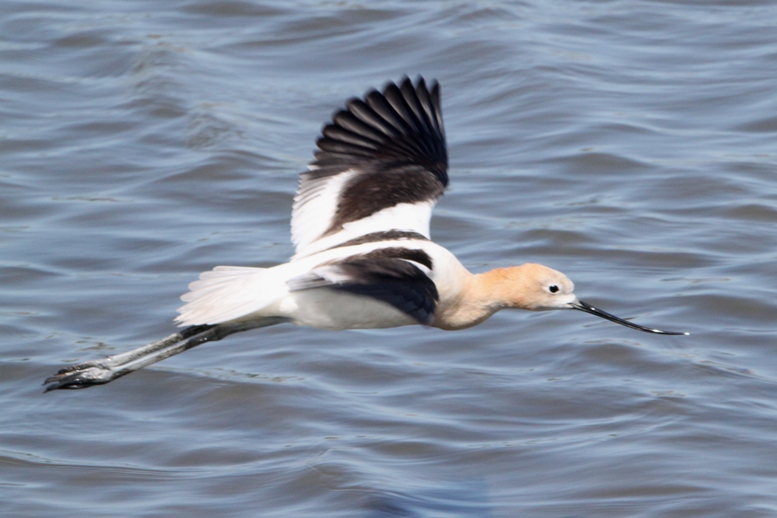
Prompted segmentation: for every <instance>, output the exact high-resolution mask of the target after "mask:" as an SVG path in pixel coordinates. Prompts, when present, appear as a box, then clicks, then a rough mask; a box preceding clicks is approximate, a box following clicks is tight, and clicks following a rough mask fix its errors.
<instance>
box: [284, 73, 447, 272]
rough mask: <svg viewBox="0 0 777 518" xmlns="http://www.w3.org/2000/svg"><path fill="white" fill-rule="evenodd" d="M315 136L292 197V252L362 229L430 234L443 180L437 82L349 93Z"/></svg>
mask: <svg viewBox="0 0 777 518" xmlns="http://www.w3.org/2000/svg"><path fill="white" fill-rule="evenodd" d="M322 135H323V136H322V137H321V138H319V139H318V142H317V145H318V148H319V150H318V151H316V153H315V157H316V159H315V160H314V161H313V162H312V163H311V164H310V165H309V168H310V171H309V172H305V173H302V174H301V175H300V182H299V189H298V190H297V195H296V196H295V197H294V208H293V211H292V215H291V238H292V241H293V242H294V244H295V246H296V252H297V253H296V255H295V258H299V257H303V256H306V255H310V254H312V253H315V252H318V251H321V250H325V249H327V248H330V247H332V246H336V245H338V244H341V243H343V242H345V241H349V240H353V239H356V238H358V237H360V236H362V235H365V234H374V233H380V232H390V231H402V232H415V233H419V234H421V235H423V236H425V237H427V238H428V237H429V220H430V218H431V212H432V208H433V207H434V204H435V203H436V201H437V199H438V198H439V197H440V196H442V194H443V191H444V190H445V187H446V186H447V185H448V172H447V169H448V152H447V150H446V147H445V131H444V129H443V121H442V111H441V108H440V86H439V84H437V82H436V81H435V82H432V84H431V88H429V87H427V85H426V83H425V82H424V79H423V78H420V77H419V78H418V80H417V81H416V84H415V85H413V83H412V81H410V79H408V78H407V77H405V78H404V79H403V80H402V81H400V83H399V84H398V85H397V84H395V83H388V84H387V85H386V86H385V88H384V89H383V92H378V91H376V90H373V91H370V92H368V93H367V94H366V95H365V96H364V98H363V99H351V100H350V101H348V102H347V103H346V108H345V109H344V110H340V111H338V112H337V113H335V115H334V116H333V118H332V123H331V124H328V125H327V126H325V127H324V129H323V131H322Z"/></svg>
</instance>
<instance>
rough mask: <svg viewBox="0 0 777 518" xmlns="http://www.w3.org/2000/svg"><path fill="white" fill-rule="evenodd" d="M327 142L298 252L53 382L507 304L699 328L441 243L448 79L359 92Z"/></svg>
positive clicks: (204, 291)
mask: <svg viewBox="0 0 777 518" xmlns="http://www.w3.org/2000/svg"><path fill="white" fill-rule="evenodd" d="M316 145H317V150H316V151H315V153H314V160H313V161H312V162H311V163H310V164H309V165H308V171H306V172H303V173H301V174H300V177H299V185H298V190H297V193H296V196H295V197H294V202H293V205H292V215H291V239H292V242H293V244H294V245H295V253H294V255H293V256H292V257H291V259H290V260H289V261H288V262H286V263H283V264H279V265H277V266H273V267H270V268H253V267H242V266H217V267H215V268H213V269H212V270H210V271H207V272H204V273H202V274H201V275H200V277H199V280H197V281H195V282H193V283H192V284H190V286H189V288H190V291H189V292H188V293H186V294H185V295H183V296H182V297H181V299H182V300H183V301H184V302H186V304H185V305H184V306H182V307H181V308H180V309H179V310H178V312H179V314H178V316H177V318H176V319H175V323H176V324H178V326H180V327H182V329H181V330H180V331H178V332H176V333H173V334H172V335H170V336H168V337H166V338H164V339H162V340H159V341H157V342H153V343H150V344H148V345H144V346H142V347H139V348H137V349H134V350H131V351H129V352H126V353H121V354H116V355H113V356H109V357H107V358H103V359H99V360H91V361H87V362H84V363H81V364H78V365H72V366H68V367H65V368H63V369H61V370H59V371H58V372H57V373H56V374H55V375H53V376H51V377H49V378H47V379H46V380H45V382H44V385H47V389H46V390H47V391H49V390H55V389H78V388H85V387H89V386H92V385H99V384H105V383H108V382H110V381H113V380H115V379H117V378H119V377H122V376H124V375H126V374H129V373H130V372H134V371H136V370H138V369H140V368H143V367H145V366H147V365H150V364H152V363H155V362H158V361H160V360H162V359H165V358H168V357H170V356H173V355H175V354H178V353H181V352H183V351H186V350H188V349H191V348H192V347H195V346H197V345H200V344H202V343H206V342H212V341H216V340H221V339H223V338H225V337H226V336H229V335H231V334H234V333H237V332H242V331H247V330H249V329H256V328H261V327H267V326H271V325H276V324H281V323H291V324H296V325H300V326H308V327H313V328H319V329H334V330H344V329H371V328H391V327H397V326H405V325H413V324H420V325H423V326H428V327H435V328H439V329H443V330H460V329H466V328H469V327H472V326H475V325H477V324H480V323H481V322H483V321H485V320H486V319H488V318H489V317H490V316H491V315H493V314H494V313H496V312H497V311H500V310H502V309H525V310H533V311H542V310H555V309H575V310H579V311H583V312H586V313H590V314H592V315H595V316H597V317H601V318H604V319H607V320H610V321H612V322H615V323H618V324H621V325H623V326H626V327H629V328H631V329H636V330H639V331H644V332H649V333H654V334H660V335H687V334H689V333H685V332H674V331H662V330H660V329H654V328H649V327H644V326H641V325H639V324H636V323H633V322H631V321H628V320H624V319H622V318H620V317H617V316H615V315H612V314H610V313H607V312H606V311H604V310H602V309H599V308H598V307H595V306H593V305H591V304H588V303H586V302H583V301H582V300H580V299H578V298H577V296H576V295H575V293H574V284H573V282H572V281H571V280H570V279H569V278H568V277H567V276H566V275H564V274H563V273H561V272H559V271H556V270H554V269H552V268H549V267H547V266H543V265H541V264H534V263H526V264H522V265H520V266H512V267H506V268H496V269H493V270H490V271H486V272H483V273H471V272H470V271H469V270H468V269H467V268H465V267H464V266H463V265H462V263H461V262H460V261H459V260H458V259H457V258H456V257H455V256H454V255H453V253H451V252H450V251H449V250H447V249H446V248H444V247H443V246H441V245H439V244H437V243H435V242H434V241H432V239H431V236H430V231H429V224H430V219H431V215H432V209H433V207H434V206H435V204H436V202H437V201H438V200H439V199H440V197H441V196H442V195H443V193H444V191H445V189H446V187H447V186H448V182H449V178H448V151H447V146H446V137H445V130H444V127H443V118H442V108H441V93H440V85H439V83H438V82H437V81H436V80H432V81H431V82H429V84H427V82H426V81H425V80H424V78H423V77H421V76H419V77H417V78H416V80H415V82H413V81H412V80H411V79H409V78H408V77H407V76H403V78H401V79H400V80H399V81H397V82H388V83H386V84H385V86H384V87H383V89H382V90H376V89H372V90H369V91H368V92H367V93H366V94H365V95H364V96H362V97H361V98H351V99H350V100H348V101H346V103H345V107H344V108H342V109H340V110H338V111H336V112H335V113H334V114H333V116H332V120H331V122H330V123H328V124H326V125H325V126H324V127H323V129H322V131H321V136H320V137H319V138H318V140H317V142H316Z"/></svg>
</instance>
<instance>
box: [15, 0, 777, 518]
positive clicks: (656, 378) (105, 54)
mask: <svg viewBox="0 0 777 518" xmlns="http://www.w3.org/2000/svg"><path fill="white" fill-rule="evenodd" d="M776 17H777V6H775V5H774V4H773V3H772V2H763V1H755V0H752V1H745V2H742V1H737V2H733V1H726V0H720V1H717V2H709V3H704V4H702V3H687V2H680V1H676V0H675V1H669V0H667V1H637V2H623V1H611V2H557V1H550V2H545V1H538V0H533V1H527V2H520V3H517V2H511V3H507V2H504V3H502V2H487V1H482V2H423V3H421V2H410V1H394V2H323V1H321V2H314V1H306V2H297V3H289V2H281V1H278V0H275V1H269V0H267V1H264V2H248V1H227V2H211V1H207V0H188V1H180V2H166V3H163V4H160V3H159V2H150V1H120V0H116V1H105V2H82V3H75V4H74V3H72V2H62V1H60V0H51V1H48V2H37V3H32V2H27V1H23V0H7V1H5V2H3V3H2V4H0V92H2V94H1V95H0V153H1V155H0V156H2V161H0V285H1V286H2V289H0V311H1V313H0V330H2V334H1V335H0V336H1V337H0V347H2V360H1V361H0V374H1V375H0V404H1V405H2V414H3V418H2V424H1V425H0V514H2V515H3V516H55V515H57V516H70V515H86V514H93V515H109V516H155V517H156V516H220V517H221V516H224V517H231V516H263V517H265V516H266V517H274V516H277V517H291V516H293V517H320V516H327V517H370V518H376V517H388V516H401V517H494V518H497V517H515V516H551V517H555V516H558V517H562V516H563V517H571V516H574V517H578V516H585V517H587V516H614V517H621V516H650V517H655V516H705V517H709V516H748V517H750V516H774V515H775V514H777V497H775V493H776V491H775V490H776V489H777V478H776V477H777V440H776V439H775V437H776V436H775V432H774V431H775V429H776V427H777V383H776V382H777V354H775V351H774V345H775V332H774V329H775V315H777V303H776V302H775V298H774V292H775V287H776V286H775V267H774V265H775V260H777V253H776V252H775V249H776V248H775V230H774V229H775V223H776V222H777V182H775V176H774V173H775V168H776V166H777V157H776V156H775V146H774V142H775V137H777V135H776V133H777V115H775V113H777V101H775V99H777V96H775V84H777V82H776V80H777V73H776V72H775V71H776V70H777V42H775V38H774V20H775V19H777V18H776ZM405 73H407V74H409V75H411V76H415V75H416V74H418V73H422V74H423V75H424V76H425V77H427V78H433V77H436V78H437V79H438V80H439V81H440V82H441V83H442V87H443V96H444V101H443V103H444V112H445V120H446V127H447V133H448V144H449V147H450V157H451V178H452V185H451V190H450V191H449V192H448V194H447V195H446V196H445V198H444V199H443V200H442V202H441V203H440V204H439V206H438V209H437V211H436V215H435V218H434V220H433V222H432V232H433V235H434V237H435V239H436V240H438V241H439V242H441V243H443V244H444V245H446V246H448V247H449V248H450V249H451V250H453V251H454V252H455V253H456V254H457V255H458V256H459V257H460V258H461V259H462V261H463V262H464V263H465V264H466V265H468V266H469V267H470V268H471V269H472V270H474V271H482V270H484V269H487V268H492V267H495V266H499V265H508V264H519V263H522V262H525V261H533V262H542V263H545V264H548V265H549V266H552V267H554V268H557V269H560V270H562V271H564V272H565V273H567V274H568V275H569V276H570V277H571V278H572V279H573V280H575V281H576V283H577V291H578V293H579V295H580V296H581V298H583V299H584V300H587V301H589V302H592V303H595V304H598V305H601V307H603V308H605V309H607V310H610V311H612V312H614V313H616V314H618V315H621V316H624V317H629V318H634V319H635V321H637V322H639V323H641V324H645V325H652V326H657V327H664V328H667V329H678V330H687V331H691V332H692V333H693V334H692V335H691V336H690V337H663V336H652V335H647V334H643V333H639V332H636V331H632V330H629V329H626V328H623V327H620V326H616V325H614V324H611V323H608V322H605V321H603V320H599V319H595V318H593V317H591V316H589V315H584V314H582V313H579V312H574V313H572V312H569V313H559V312H556V313H522V312H513V313H504V312H503V313H501V314H498V315H497V316H495V317H494V318H492V319H491V320H489V321H488V322H486V323H485V324H483V325H481V326H479V327H477V328H474V329H471V330H467V331H463V332H459V333H446V332H443V331H438V330H429V329H422V328H402V329H394V330H381V331H361V332H341V333H334V332H320V331H316V330H309V329H301V328H294V327H291V326H278V327H274V328H268V329H264V330H258V331H255V332H250V333H245V334H242V335H235V336H232V337H229V338H228V339H226V340H224V341H223V342H219V343H214V344H208V345H204V346H202V347H199V348H197V349H194V350H192V351H190V352H187V353H186V354H183V355H181V356H178V357H176V358H172V359H169V360H167V361H164V362H162V363H159V364H157V365H154V366H153V367H151V368H148V369H145V370H143V371H140V372H137V373H135V374H132V375H131V376H128V377H126V378H123V379H121V380H119V381H117V382H115V383H112V384H110V385H107V386H102V387H95V388H92V389H89V390H83V391H72V392H55V393H49V394H45V395H44V394H43V393H42V387H41V386H40V383H41V382H42V381H43V379H44V378H45V377H46V376H48V375H50V374H52V373H53V372H54V371H55V370H56V369H58V368H59V367H60V366H61V365H63V364H66V363H69V362H75V361H83V360H88V359H92V358H99V357H101V356H103V355H107V354H111V353H113V352H119V351H124V350H127V349H130V348H133V347H136V346H138V345H141V344H143V343H147V342H150V341H153V340H156V339H158V338H161V337H163V336H166V335H167V334H169V333H170V332H171V330H172V325H171V319H172V317H173V316H174V314H175V309H176V308H177V307H178V306H179V305H180V302H179V301H178V296H179V295H180V294H181V293H183V292H184V291H186V286H187V284H188V283H189V282H190V281H192V280H193V279H195V278H196V276H197V275H198V273H199V272H201V271H203V270H207V269H210V268H211V267H213V266H215V265H218V264H236V265H270V264H274V263H278V262H282V261H285V260H286V259H287V258H288V257H289V256H290V255H291V254H292V247H291V244H290V242H289V236H288V218H289V214H290V207H291V200H292V196H293V194H294V190H295V186H296V174H297V173H298V172H299V171H301V170H303V169H304V166H305V163H306V162H307V161H309V160H310V159H311V158H312V153H311V151H312V149H313V145H314V139H315V137H316V136H317V134H318V132H319V130H320V128H321V125H322V124H323V123H324V122H325V121H326V120H327V118H328V117H329V116H330V114H331V113H332V111H333V110H335V109H336V108H337V107H339V106H341V105H342V103H343V101H344V100H345V99H347V98H349V97H351V96H355V95H361V94H362V93H363V92H364V91H365V90H366V89H367V88H369V87H372V86H380V85H382V83H383V82H384V81H386V80H388V79H394V80H396V79H399V78H400V77H401V75H402V74H405Z"/></svg>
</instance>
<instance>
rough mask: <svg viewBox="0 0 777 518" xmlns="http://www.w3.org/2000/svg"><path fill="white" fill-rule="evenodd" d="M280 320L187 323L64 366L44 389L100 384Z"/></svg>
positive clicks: (50, 378) (47, 382)
mask: <svg viewBox="0 0 777 518" xmlns="http://www.w3.org/2000/svg"><path fill="white" fill-rule="evenodd" d="M280 321H281V320H277V319H268V320H267V321H264V322H262V323H261V324H260V325H256V323H254V324H253V325H224V324H218V325H199V326H191V327H187V328H186V329H184V330H182V331H180V332H178V333H173V334H172V335H170V336H168V337H166V338H163V339H162V340H159V341H157V342H153V343H150V344H147V345H144V346H142V347H138V348H137V349H133V350H131V351H128V352H126V353H121V354H116V355H113V356H108V357H107V358H104V359H102V360H91V361H88V362H84V363H79V364H78V365H71V366H69V367H65V368H64V369H61V370H60V371H59V372H57V373H56V374H55V375H54V376H51V377H49V378H47V379H46V381H44V382H43V384H44V385H48V387H46V392H48V391H50V390H56V389H79V388H86V387H89V386H91V385H101V384H104V383H108V382H110V381H113V380H115V379H117V378H120V377H122V376H124V375H126V374H129V373H130V372H134V371H136V370H138V369H142V368H143V367H146V366H147V365H151V364H152V363H156V362H158V361H160V360H164V359H165V358H169V357H170V356H173V355H175V354H179V353H182V352H184V351H186V350H189V349H191V348H192V347H196V346H198V345H200V344H202V343H205V342H215V341H217V340H221V339H222V338H224V337H226V336H229V335H231V334H233V333H237V332H240V331H246V330H248V329H253V328H255V327H264V326H268V325H272V324H277V323H279V322H280ZM49 384H50V385H49Z"/></svg>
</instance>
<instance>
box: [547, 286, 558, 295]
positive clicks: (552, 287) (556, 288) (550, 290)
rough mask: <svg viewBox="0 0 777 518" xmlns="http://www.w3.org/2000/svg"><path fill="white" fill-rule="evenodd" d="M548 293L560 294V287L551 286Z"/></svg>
mask: <svg viewBox="0 0 777 518" xmlns="http://www.w3.org/2000/svg"><path fill="white" fill-rule="evenodd" d="M548 291H549V292H551V293H556V292H558V286H556V285H555V284H551V285H550V286H548Z"/></svg>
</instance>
